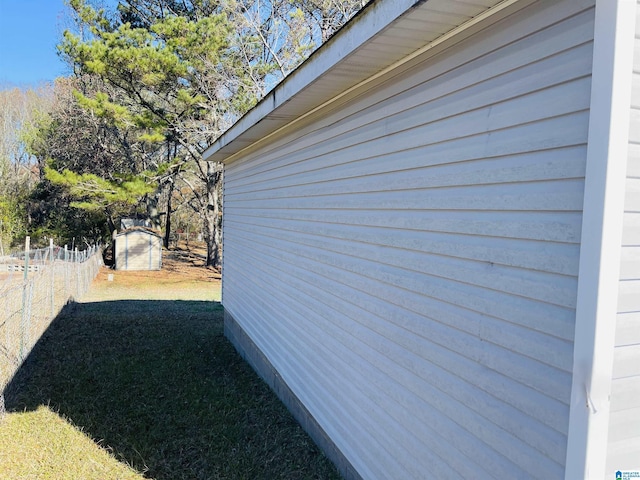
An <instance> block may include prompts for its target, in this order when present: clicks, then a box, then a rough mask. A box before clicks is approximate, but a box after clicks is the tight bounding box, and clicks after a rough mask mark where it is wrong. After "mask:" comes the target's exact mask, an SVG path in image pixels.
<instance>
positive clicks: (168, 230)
mask: <svg viewBox="0 0 640 480" xmlns="http://www.w3.org/2000/svg"><path fill="white" fill-rule="evenodd" d="M174 187H175V182H174V181H173V179H171V182H170V185H169V192H168V195H167V214H166V215H167V217H166V218H165V221H164V248H169V240H170V239H171V197H172V196H173V189H174Z"/></svg>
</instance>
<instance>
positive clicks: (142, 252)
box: [116, 230, 162, 270]
mask: <svg viewBox="0 0 640 480" xmlns="http://www.w3.org/2000/svg"><path fill="white" fill-rule="evenodd" d="M161 268H162V240H161V238H160V237H158V236H157V235H153V234H150V233H148V232H144V231H135V230H133V231H129V232H122V233H121V234H119V235H118V236H117V237H116V270H160V269H161Z"/></svg>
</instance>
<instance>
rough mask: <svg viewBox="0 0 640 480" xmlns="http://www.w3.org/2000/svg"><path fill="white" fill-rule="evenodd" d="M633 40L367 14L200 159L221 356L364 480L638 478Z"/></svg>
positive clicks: (534, 4) (455, 1)
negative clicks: (209, 203) (210, 208)
mask: <svg viewBox="0 0 640 480" xmlns="http://www.w3.org/2000/svg"><path fill="white" fill-rule="evenodd" d="M639 16H640V3H636V1H635V0H539V1H532V0H503V1H499V0H464V1H462V0H421V1H415V0H373V1H372V2H371V3H370V4H369V5H368V6H367V7H366V8H365V9H364V10H363V11H362V12H361V13H360V14H359V15H357V16H356V17H355V18H354V19H353V20H352V21H351V22H350V23H349V24H348V25H347V26H346V27H345V28H343V29H342V30H341V31H340V32H338V34H337V35H335V36H334V37H333V38H332V39H330V41H329V42H327V43H326V44H325V45H324V46H323V47H322V48H321V49H319V50H318V51H317V52H316V53H315V54H313V55H312V56H311V57H310V58H309V59H308V60H307V61H306V62H305V63H304V64H303V65H302V66H301V67H300V68H299V69H297V70H296V71H295V72H294V73H293V74H292V75H290V76H289V77H288V78H287V79H286V80H285V81H284V82H282V83H281V84H280V85H279V86H277V87H276V88H275V89H274V90H273V91H272V92H271V93H270V94H269V95H268V96H267V97H266V98H265V99H264V100H263V101H262V102H261V103H260V104H258V105H257V106H256V107H255V108H254V109H253V110H252V111H250V112H249V113H248V114H247V115H246V116H245V117H243V118H242V119H241V120H240V121H239V122H238V123H236V124H235V125H234V126H233V127H232V128H231V129H230V130H229V131H227V132H226V133H225V134H224V135H222V136H221V137H220V138H219V139H218V140H217V141H216V142H215V143H214V144H213V145H211V146H210V148H209V149H208V150H207V152H206V153H205V156H206V157H207V158H208V160H211V161H222V162H224V163H225V177H224V178H225V185H224V227H223V234H224V254H223V304H224V307H225V327H226V332H227V335H228V336H229V338H230V339H231V340H232V341H233V342H234V344H235V345H236V347H237V348H238V350H239V351H240V352H241V353H242V354H243V355H244V356H245V357H246V358H247V359H248V360H249V361H250V362H251V363H252V364H253V365H254V367H255V368H256V369H257V370H258V371H259V372H260V373H261V375H262V376H263V377H264V378H265V379H266V380H267V381H268V382H269V383H270V384H271V385H272V386H273V388H274V389H275V390H276V392H278V394H279V395H280V396H281V398H283V400H284V401H285V402H286V403H287V404H288V405H289V407H290V408H291V409H292V411H294V413H295V414H296V415H297V417H298V418H299V420H300V421H301V423H302V424H303V426H305V427H306V428H307V429H308V430H309V431H310V432H311V434H312V435H313V436H314V438H315V439H316V441H317V442H318V443H319V444H320V445H321V446H322V447H323V448H324V449H325V451H326V452H327V454H328V455H329V456H330V457H331V458H332V459H333V460H334V461H335V462H336V464H337V465H338V466H339V468H340V469H341V471H342V472H343V473H344V474H345V476H346V477H347V478H365V479H418V478H419V479H430V478H447V479H452V478H467V479H485V478H540V479H545V480H549V479H561V478H565V479H567V480H574V479H580V478H593V479H599V480H600V479H603V478H606V479H614V478H616V476H615V472H616V471H621V472H625V471H633V470H636V471H640V20H638V21H636V18H637V17H639Z"/></svg>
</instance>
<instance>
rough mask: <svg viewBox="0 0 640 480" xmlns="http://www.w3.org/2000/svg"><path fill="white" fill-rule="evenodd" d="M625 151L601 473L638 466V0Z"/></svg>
mask: <svg viewBox="0 0 640 480" xmlns="http://www.w3.org/2000/svg"><path fill="white" fill-rule="evenodd" d="M636 12H637V14H636V34H635V46H634V62H633V64H634V65H633V74H632V98H631V109H630V128H629V155H628V160H627V162H628V163H627V181H626V194H625V205H624V220H623V234H622V254H621V265H620V284H619V295H618V315H617V323H616V338H615V348H614V356H613V376H612V386H611V413H610V420H609V437H608V451H607V474H608V475H609V476H610V477H609V478H615V474H614V472H616V471H617V470H640V21H639V19H640V2H638V4H637V6H636Z"/></svg>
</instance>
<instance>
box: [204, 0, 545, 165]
mask: <svg viewBox="0 0 640 480" xmlns="http://www.w3.org/2000/svg"><path fill="white" fill-rule="evenodd" d="M530 3H533V0H464V1H460V0H418V1H416V0H372V1H371V2H370V3H369V4H368V5H367V6H366V7H364V8H363V9H362V10H361V11H360V12H359V14H358V15H356V16H355V17H354V18H353V19H351V21H350V22H348V23H347V24H346V25H345V26H344V27H342V28H341V29H340V30H339V31H338V32H337V33H336V34H335V35H334V36H333V37H332V38H330V39H329V40H328V41H327V42H326V43H324V44H323V45H322V46H321V47H320V48H319V49H318V50H317V51H316V52H314V53H313V54H312V55H311V56H310V57H309V58H308V59H307V60H306V61H305V62H304V63H303V64H302V65H300V67H298V68H297V69H296V70H294V71H293V72H292V73H291V74H290V75H289V76H288V77H286V78H285V79H284V80H283V81H282V82H280V83H279V84H278V85H277V86H276V87H275V88H274V89H273V90H272V91H271V92H270V93H269V94H267V95H266V97H265V98H264V99H263V100H262V101H260V102H259V103H258V104H257V105H256V106H255V107H254V108H253V109H251V110H250V111H249V112H247V113H246V114H245V115H244V116H243V117H242V118H241V119H240V120H239V121H238V122H236V123H235V124H234V125H233V126H232V127H231V128H229V130H227V131H226V132H225V133H223V134H222V135H221V136H220V137H219V138H218V139H217V140H216V141H215V142H214V143H213V144H212V145H210V146H209V148H208V149H207V150H206V151H205V152H204V155H203V157H204V159H205V160H209V161H216V162H231V161H233V159H234V158H235V155H236V154H238V153H239V152H241V151H243V150H245V149H248V148H251V147H252V146H253V145H255V144H257V143H260V142H262V141H264V140H266V139H269V138H270V137H272V136H274V135H275V134H277V133H278V132H279V131H280V130H281V129H283V128H284V127H285V126H287V125H289V124H291V123H294V122H300V121H302V120H304V119H305V118H306V117H309V116H310V115H312V114H313V113H314V112H315V111H317V110H319V109H320V108H323V107H326V106H329V105H332V104H334V105H332V106H335V107H336V108H337V107H338V106H339V105H340V104H342V103H344V102H346V101H348V100H349V99H350V98H352V97H353V96H355V95H357V94H359V93H361V87H365V88H366V87H367V86H370V87H372V86H374V85H375V84H376V83H377V82H379V81H381V80H382V79H384V78H386V76H387V75H389V74H391V72H392V71H396V72H397V70H398V69H399V68H410V66H411V65H412V62H413V61H415V60H416V59H417V58H418V57H423V56H424V55H425V54H427V53H434V54H435V53H436V52H437V51H440V50H442V49H443V48H445V47H447V46H450V45H451V44H453V43H457V42H459V41H461V40H462V39H464V38H466V37H468V36H470V35H471V34H473V33H475V32H477V31H479V30H481V29H483V28H486V27H487V26H488V25H489V24H491V23H493V22H494V21H497V20H499V19H501V18H504V17H506V16H508V15H510V14H511V13H513V11H515V10H517V9H520V8H522V7H523V6H524V5H527V4H530ZM516 4H517V5H516Z"/></svg>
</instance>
